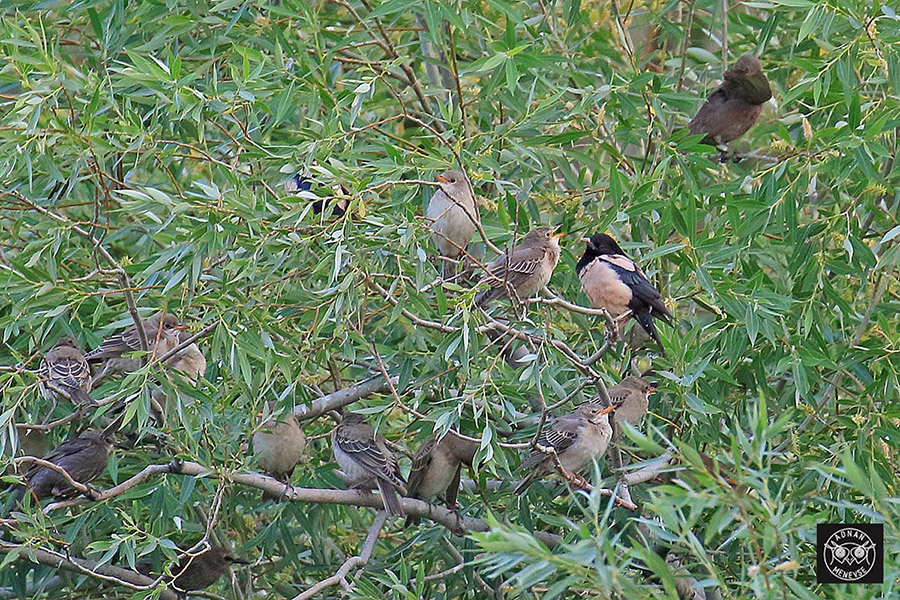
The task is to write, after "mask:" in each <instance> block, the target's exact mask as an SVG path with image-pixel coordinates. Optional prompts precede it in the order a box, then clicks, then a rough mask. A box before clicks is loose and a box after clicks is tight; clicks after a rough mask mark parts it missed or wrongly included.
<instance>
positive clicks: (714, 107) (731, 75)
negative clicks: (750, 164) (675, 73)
mask: <svg viewBox="0 0 900 600" xmlns="http://www.w3.org/2000/svg"><path fill="white" fill-rule="evenodd" d="M771 97H772V89H771V88H770V87H769V80H768V79H766V76H765V74H764V73H763V72H762V63H761V62H759V59H758V58H756V57H755V56H752V55H750V54H745V55H743V56H742V57H740V58H739V59H738V60H737V62H736V63H735V64H734V67H732V68H731V69H728V70H727V71H725V81H723V82H722V84H721V85H720V86H719V87H717V88H716V90H715V91H714V92H713V93H712V94H710V96H709V98H707V99H706V103H704V104H703V106H702V107H700V111H699V112H698V113H697V116H696V117H694V119H693V120H692V121H691V122H690V123H689V124H688V128H689V129H690V131H691V133H692V134H694V135H699V134H701V133H703V134H706V136H705V137H704V138H703V140H702V141H703V143H704V144H708V145H710V146H725V145H727V144H730V143H731V142H733V141H734V140H736V139H738V138H739V137H741V136H742V135H744V134H745V133H747V131H749V129H750V128H751V127H753V125H755V124H756V120H757V119H758V118H759V113H760V111H761V110H762V105H763V104H765V103H766V102H768V101H769V98H771Z"/></svg>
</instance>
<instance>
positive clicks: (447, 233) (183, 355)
mask: <svg viewBox="0 0 900 600" xmlns="http://www.w3.org/2000/svg"><path fill="white" fill-rule="evenodd" d="M724 79H725V80H724V82H722V84H721V85H720V86H719V87H718V88H717V89H716V90H715V91H714V92H713V93H712V94H711V95H710V96H709V98H708V99H707V100H706V102H705V104H704V105H703V106H702V107H701V109H700V110H699V112H698V113H697V115H696V117H695V118H694V119H693V120H692V121H691V122H690V124H689V129H690V132H691V133H692V134H694V135H698V136H700V135H702V136H704V137H703V138H702V141H703V143H705V144H709V145H712V146H716V147H718V148H719V150H720V152H721V157H722V158H723V160H725V159H727V158H728V153H727V146H728V144H730V143H731V142H733V141H734V140H736V139H737V138H739V137H740V136H741V135H743V134H744V133H746V132H747V131H748V130H749V129H750V128H751V127H752V126H753V125H754V123H755V122H756V120H757V118H758V117H759V114H760V107H761V106H762V104H763V103H765V102H766V101H768V100H769V98H771V96H772V92H771V90H770V88H769V84H768V81H767V80H766V77H765V75H764V74H763V72H762V66H761V63H760V61H759V59H757V58H756V57H754V56H749V55H745V56H742V57H740V59H739V60H738V61H737V62H736V64H735V65H734V66H733V67H732V68H731V69H729V70H727V71H726V72H725V76H724ZM435 179H436V184H437V186H436V187H437V190H436V191H435V192H434V194H433V195H432V196H431V199H430V202H429V203H428V206H427V209H426V211H425V215H424V217H425V222H426V223H427V224H428V227H429V228H430V230H431V233H432V239H433V243H434V247H435V249H436V251H437V253H436V255H435V257H434V258H435V260H436V261H439V262H440V264H441V272H442V278H443V280H444V281H447V282H466V281H468V282H470V283H471V284H473V285H474V286H477V290H478V291H477V293H476V294H475V295H474V306H475V307H478V308H479V309H482V310H485V311H486V310H488V309H491V303H492V302H495V301H497V300H501V299H506V300H508V306H509V307H510V310H516V309H518V307H520V306H521V303H522V301H523V300H526V299H528V298H531V297H532V296H534V295H536V294H539V293H540V292H541V290H543V289H544V287H545V286H546V285H547V284H548V282H549V281H550V277H551V275H552V273H553V270H554V268H555V267H556V266H557V263H558V262H559V259H560V251H561V242H562V241H563V240H564V238H565V232H564V231H560V230H559V229H560V228H559V227H555V226H544V225H541V226H536V227H534V228H533V229H531V230H530V231H528V232H526V233H524V235H519V232H514V235H513V240H514V241H513V242H512V243H511V244H510V246H509V247H508V248H507V249H506V250H505V251H503V252H502V253H500V254H499V255H498V256H497V257H496V258H494V259H493V260H492V261H491V262H488V263H487V264H482V263H481V262H479V261H478V259H477V258H475V257H473V256H472V255H470V254H469V252H468V251H467V250H468V248H469V245H470V244H471V242H472V241H473V238H474V237H475V234H476V233H479V232H482V234H483V229H482V227H481V220H480V216H479V206H478V203H477V200H476V195H475V193H474V190H473V187H472V185H471V183H470V181H469V179H468V177H467V176H466V175H465V173H464V172H463V171H460V170H448V171H446V172H444V173H443V174H441V175H438V176H437V177H436V178H435ZM314 185H315V181H314V178H313V177H311V176H310V175H309V174H308V173H307V174H297V175H295V176H293V177H292V178H291V179H290V180H289V181H288V182H287V183H286V184H285V188H286V190H287V191H288V192H291V193H293V194H298V195H300V196H301V197H303V198H306V199H308V200H309V201H310V202H311V203H312V209H313V210H314V211H315V213H316V214H323V215H326V216H330V217H333V218H349V216H348V214H347V208H348V206H347V203H346V201H345V200H343V199H341V200H334V199H329V198H327V197H325V195H324V194H322V195H319V194H317V193H316V190H315V188H314ZM485 241H486V240H485ZM582 241H583V242H584V244H585V246H584V249H583V253H582V255H581V258H580V260H578V263H577V267H576V271H577V274H578V277H579V279H580V281H581V285H582V288H583V290H584V292H585V295H586V296H587V298H588V299H589V301H590V303H591V306H592V308H594V309H598V310H602V311H605V312H606V313H608V316H609V317H610V321H611V322H612V323H613V324H614V328H615V330H616V331H615V332H613V335H618V333H619V332H620V329H621V328H622V327H624V325H625V322H626V321H628V320H629V319H634V321H635V322H636V323H637V324H638V325H640V328H641V329H642V330H643V331H644V332H645V333H646V336H648V337H649V340H652V342H653V343H654V344H655V345H656V348H657V349H658V350H659V352H660V353H662V354H664V353H665V349H664V344H663V340H662V339H661V338H660V336H659V332H658V329H657V322H662V323H665V324H667V325H669V326H672V327H676V326H677V323H676V317H675V315H674V314H673V312H672V310H670V308H669V307H668V306H667V303H666V301H665V299H664V298H663V297H662V295H661V294H660V292H659V291H658V290H657V288H656V287H655V286H654V285H653V283H652V282H651V281H650V280H649V279H648V278H647V276H646V275H645V274H644V272H643V271H642V270H641V268H640V267H639V266H638V265H637V263H635V262H634V260H632V259H631V258H629V257H628V256H627V255H626V254H625V252H624V251H623V250H622V248H621V247H620V246H619V244H618V243H617V242H616V240H614V239H613V238H612V237H611V236H609V235H608V234H606V233H605V232H597V233H595V234H594V235H592V236H590V237H588V238H583V239H582ZM516 242H518V243H516ZM479 271H480V273H481V274H480V278H478V279H473V278H472V276H471V275H472V273H473V272H479ZM133 316H134V323H133V324H132V325H131V326H129V327H128V328H126V329H125V330H124V331H122V332H121V333H118V334H115V335H111V336H109V337H106V338H105V339H104V340H103V341H102V342H101V343H100V344H99V345H98V346H97V347H96V348H94V349H92V350H90V351H89V352H86V353H85V352H83V350H82V348H81V347H80V345H79V343H78V342H77V341H76V340H74V339H72V338H71V337H63V338H61V339H59V340H58V341H57V342H56V344H55V346H53V347H52V348H51V349H49V350H48V351H47V352H46V353H45V354H44V355H43V359H42V361H41V365H40V369H39V371H38V377H39V388H40V392H41V394H42V396H43V397H44V398H46V399H47V400H49V401H51V402H52V403H53V405H54V407H55V406H56V405H57V404H58V403H69V404H70V405H71V406H72V407H73V411H74V410H82V409H85V408H91V407H96V403H95V401H94V399H93V398H92V397H91V395H90V394H91V391H92V389H93V388H94V387H96V386H97V385H98V384H99V383H100V382H101V381H103V380H104V379H106V378H110V377H117V376H123V375H127V374H129V373H133V372H134V371H136V370H139V369H142V368H143V367H145V366H146V364H147V362H148V359H149V360H157V359H161V358H163V359H164V361H165V365H166V366H167V367H168V368H170V369H171V370H172V371H173V372H175V373H177V374H178V375H179V376H181V377H183V378H184V379H185V380H186V381H189V382H191V383H196V382H197V381H198V380H199V379H200V378H202V377H203V376H204V374H205V372H206V367H207V364H206V358H205V356H204V354H203V352H202V351H201V349H200V347H199V346H198V344H197V343H196V341H195V340H194V339H193V337H192V336H191V335H190V334H189V333H188V332H187V331H185V330H186V327H185V326H184V325H182V324H181V323H179V320H178V318H177V317H176V316H175V315H172V314H168V313H166V312H165V311H160V312H156V313H155V314H153V315H152V316H150V317H149V318H146V319H144V320H141V319H140V318H139V317H138V314H137V312H135V313H134V314H133ZM644 341H646V339H640V338H639V337H637V336H633V337H632V345H633V346H635V349H637V346H640V345H641V344H642V343H643V342H644ZM508 353H509V354H510V356H509V359H510V360H514V357H513V356H512V352H511V351H508ZM650 375H652V372H651V373H640V374H635V375H628V376H626V377H624V379H623V380H622V382H621V383H619V384H618V385H615V386H612V387H610V388H608V394H607V395H608V399H605V398H599V397H598V398H596V399H594V400H591V401H588V402H586V403H584V404H582V405H580V406H577V407H576V408H575V410H574V411H572V412H570V413H568V414H563V415H561V416H558V417H556V418H552V419H550V420H548V422H547V423H543V422H542V423H541V427H540V429H539V433H538V435H537V436H536V438H535V440H534V443H533V444H532V446H531V449H530V451H529V452H527V453H526V455H525V456H524V457H523V459H522V461H521V464H520V466H519V471H520V474H521V481H520V482H519V483H518V484H517V485H516V487H515V491H516V493H518V494H524V493H525V492H526V490H527V489H528V488H529V486H531V485H532V484H534V483H535V482H537V481H539V480H541V479H543V478H546V477H548V476H551V475H554V474H558V475H560V477H561V478H562V479H563V480H564V481H565V482H566V484H568V486H570V487H572V488H575V489H590V484H589V483H588V481H587V480H586V479H585V477H584V473H585V472H586V471H587V470H589V469H590V467H591V466H592V465H594V464H595V463H596V462H597V461H598V460H599V459H601V458H602V457H603V456H604V455H605V454H606V452H607V449H608V447H609V445H610V442H611V441H613V440H618V439H621V437H622V435H623V424H625V423H627V424H628V425H629V426H631V427H639V426H640V424H641V421H642V418H643V417H644V415H645V414H646V412H647V411H648V408H649V396H650V394H652V393H653V392H655V391H656V390H655V388H654V386H653V384H652V383H651V382H650V381H648V380H647V379H646V377H648V376H650ZM152 400H153V418H154V419H156V420H158V421H159V422H164V421H165V420H166V419H167V418H169V416H168V413H169V412H170V411H171V406H169V402H168V398H167V397H166V394H164V393H162V392H161V391H159V390H155V391H154V392H153V396H152ZM125 408H126V407H124V406H121V405H119V406H116V407H114V409H113V410H112V411H110V412H109V413H108V415H107V420H108V421H109V424H108V425H107V426H106V427H105V428H104V429H103V430H86V431H83V432H81V433H80V434H78V435H77V436H75V437H73V438H71V439H69V440H67V441H65V442H63V443H61V444H60V445H59V446H57V447H56V448H54V449H52V450H51V451H50V452H48V453H46V455H45V454H44V448H43V447H42V441H41V440H40V439H38V438H40V432H39V431H33V430H31V429H29V427H28V426H27V425H22V424H19V425H18V426H17V431H18V442H19V445H20V447H21V448H22V449H23V450H24V452H25V454H26V456H25V457H21V458H19V459H17V461H16V465H21V466H22V469H21V470H20V473H19V481H20V482H19V483H18V484H16V485H14V486H12V487H11V488H10V489H9V490H8V492H7V493H6V494H5V499H4V505H5V509H4V512H6V513H7V514H15V513H16V511H28V510H33V509H34V508H36V506H37V505H38V504H39V503H40V502H41V501H43V500H45V499H47V498H53V499H57V500H58V499H64V498H71V497H73V496H77V495H84V496H86V497H88V498H93V497H95V496H96V491H95V490H94V489H93V488H91V486H90V484H91V483H92V482H93V481H94V480H96V479H97V478H98V477H100V476H101V474H102V473H103V472H104V470H105V469H106V467H107V464H108V461H109V456H110V453H111V452H112V451H113V448H114V440H115V438H116V436H117V434H118V433H119V432H118V429H119V427H120V426H121V423H122V416H123V413H124V411H125ZM115 411H118V412H119V414H118V416H116V415H115ZM258 416H259V418H260V419H262V421H263V424H262V426H261V427H260V428H259V430H258V431H257V432H256V433H254V434H253V435H252V448H253V456H254V458H255V462H256V464H257V465H258V466H259V468H260V469H262V470H263V471H264V472H265V473H266V474H267V475H269V476H271V477H273V478H275V479H277V480H278V481H279V482H281V483H282V484H284V486H285V489H286V490H287V489H289V487H290V484H291V477H292V474H293V472H294V470H295V467H296V466H297V465H298V464H299V463H300V462H301V461H303V460H304V456H305V450H306V445H307V438H306V435H305V434H304V431H303V429H302V428H301V425H300V422H299V421H298V420H297V418H296V417H295V416H294V415H293V414H281V413H279V412H278V409H277V407H276V406H274V405H268V406H267V407H266V412H265V413H260V414H259V415H258ZM333 416H334V418H335V419H336V420H337V425H336V426H335V427H334V429H333V431H332V433H331V443H332V451H333V457H334V461H335V463H336V464H337V466H338V467H339V469H338V470H336V473H337V474H338V475H339V477H340V478H341V479H342V480H343V481H344V482H345V483H346V485H347V486H348V487H349V488H353V489H360V490H377V491H378V493H379V495H380V497H381V501H382V502H383V507H384V511H385V512H386V513H387V515H388V516H391V517H394V516H397V517H402V516H405V513H404V508H403V503H402V500H401V498H402V497H409V498H415V499H420V500H424V501H427V502H431V501H432V500H434V499H440V500H442V501H443V502H444V503H445V504H446V506H447V507H448V508H449V509H450V510H454V511H455V510H457V498H458V494H459V492H460V480H461V474H462V471H463V469H464V468H466V469H473V468H478V467H479V465H478V464H476V461H475V458H476V454H477V452H478V449H479V446H480V439H478V438H477V437H472V435H471V434H474V433H475V432H461V431H452V430H451V431H448V432H446V433H445V434H444V435H440V436H439V435H433V436H431V437H430V438H428V439H427V440H426V441H425V442H424V443H422V444H421V446H420V447H419V448H418V449H417V451H416V452H415V454H414V456H413V458H412V461H411V468H410V470H409V474H408V477H404V475H403V472H402V469H401V466H400V463H399V462H398V460H397V457H396V455H395V452H394V451H392V450H391V448H390V447H389V445H388V443H387V442H386V441H385V439H384V437H383V436H382V435H381V434H379V433H378V432H376V431H375V429H373V427H372V426H371V425H370V424H369V423H368V422H367V421H366V419H365V418H364V416H363V415H361V414H358V413H354V412H351V411H341V412H335V413H334V414H333ZM264 500H265V501H275V502H277V501H279V500H281V498H280V497H279V496H278V495H277V494H272V493H270V492H267V493H266V494H265V495H264ZM419 520H420V519H419V517H418V516H409V517H408V518H407V525H408V526H411V525H414V524H416V523H418V522H419ZM243 562H244V561H242V560H241V559H240V558H237V557H236V556H234V555H233V554H232V552H231V551H230V550H228V549H227V548H224V547H221V546H217V545H208V544H207V545H205V546H204V547H202V548H200V549H195V550H194V551H193V552H185V553H184V554H182V556H181V558H180V560H179V561H178V562H177V564H176V565H175V566H174V567H172V569H171V575H170V576H167V577H165V578H164V581H165V582H166V583H167V585H169V586H171V588H172V589H174V590H176V592H178V593H181V594H185V593H188V592H190V591H193V590H201V589H204V588H206V587H208V586H210V585H212V584H214V583H215V582H216V581H217V580H218V579H219V578H220V576H222V575H223V574H224V573H225V572H226V571H227V570H228V568H229V567H230V566H231V565H232V564H236V563H237V564H242V563H243Z"/></svg>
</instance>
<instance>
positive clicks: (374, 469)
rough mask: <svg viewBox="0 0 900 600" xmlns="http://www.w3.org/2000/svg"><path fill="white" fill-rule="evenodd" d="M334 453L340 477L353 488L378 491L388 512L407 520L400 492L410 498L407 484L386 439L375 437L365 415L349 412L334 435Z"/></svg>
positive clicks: (332, 441) (332, 436)
mask: <svg viewBox="0 0 900 600" xmlns="http://www.w3.org/2000/svg"><path fill="white" fill-rule="evenodd" d="M331 443H332V451H333V452H334V459H335V461H337V464H338V466H339V467H340V468H341V471H340V472H338V475H339V476H340V478H341V479H343V480H344V482H346V483H347V485H349V486H350V487H352V488H357V489H372V488H373V487H374V486H377V487H378V491H379V492H381V499H382V501H383V502H384V510H385V511H387V513H388V515H391V516H395V515H396V516H403V514H404V513H403V506H402V505H401V504H400V499H399V498H398V497H397V492H398V491H399V492H400V494H402V495H405V494H406V482H405V481H404V480H403V475H401V474H400V468H399V466H398V465H397V461H396V460H395V459H394V455H393V454H392V453H391V451H390V450H389V449H388V447H387V444H386V443H385V442H384V438H383V437H381V436H380V435H377V434H376V433H375V430H374V429H372V427H371V425H369V424H368V423H366V420H365V419H364V418H363V416H362V415H358V414H355V413H351V412H348V413H346V414H344V417H343V419H341V422H340V424H339V425H338V426H337V427H335V428H334V431H333V432H332V433H331Z"/></svg>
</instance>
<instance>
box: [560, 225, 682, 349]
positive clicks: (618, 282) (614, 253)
mask: <svg viewBox="0 0 900 600" xmlns="http://www.w3.org/2000/svg"><path fill="white" fill-rule="evenodd" d="M584 241H585V243H586V244H587V247H586V248H585V249H584V254H583V255H582V256H581V259H580V260H579V261H578V264H577V265H576V267H575V270H576V271H577V272H578V278H579V279H581V287H582V289H583V290H584V293H585V294H586V295H587V297H588V300H590V301H591V306H593V307H594V308H604V309H606V311H607V312H609V314H610V315H612V316H613V317H619V316H621V315H622V314H624V313H625V312H627V311H629V310H630V311H631V314H632V315H633V316H634V319H635V320H636V321H637V322H638V323H640V325H641V327H643V328H644V330H645V331H646V332H647V334H648V335H649V336H650V337H651V338H653V340H654V341H655V342H656V344H657V346H659V351H660V352H661V353H662V354H663V356H665V353H666V352H665V350H664V349H663V346H662V342H660V341H659V335H658V334H657V332H656V325H655V324H654V322H653V320H654V319H661V320H662V321H663V322H665V323H667V324H669V325H671V324H672V313H670V312H669V309H668V308H666V305H665V303H664V302H663V300H662V295H661V294H660V293H659V292H658V291H657V289H656V288H655V287H653V284H652V283H650V281H649V280H648V279H647V277H646V275H644V272H643V271H641V269H640V267H638V266H637V265H636V264H635V263H634V261H633V260H631V259H630V258H628V257H627V256H625V253H624V252H623V251H622V249H621V248H620V247H619V245H618V244H617V243H616V241H615V240H614V239H612V238H611V237H609V236H608V235H606V234H605V233H597V234H594V235H592V236H591V237H590V238H585V239H584Z"/></svg>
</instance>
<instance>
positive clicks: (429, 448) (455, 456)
mask: <svg viewBox="0 0 900 600" xmlns="http://www.w3.org/2000/svg"><path fill="white" fill-rule="evenodd" d="M478 446H479V444H478V443H477V442H473V441H470V440H465V439H462V438H461V437H459V436H458V435H456V434H455V433H454V432H452V431H448V432H447V434H446V435H445V436H444V437H443V438H441V439H440V440H438V439H437V438H436V437H435V436H431V437H430V438H428V439H427V440H426V441H425V442H424V443H423V444H422V445H421V446H419V449H418V450H417V451H416V455H415V456H414V457H413V462H412V470H411V471H410V472H409V497H410V498H418V499H420V500H429V499H430V498H434V497H437V496H440V497H442V498H443V499H444V503H445V504H446V505H447V508H449V509H450V510H454V509H455V508H456V496H457V494H458V492H459V479H460V475H461V474H462V468H463V465H465V466H467V467H471V466H472V461H473V460H474V458H475V453H476V452H477V451H478ZM418 522H419V519H418V518H417V517H408V518H407V520H406V524H407V525H411V524H414V523H418Z"/></svg>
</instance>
